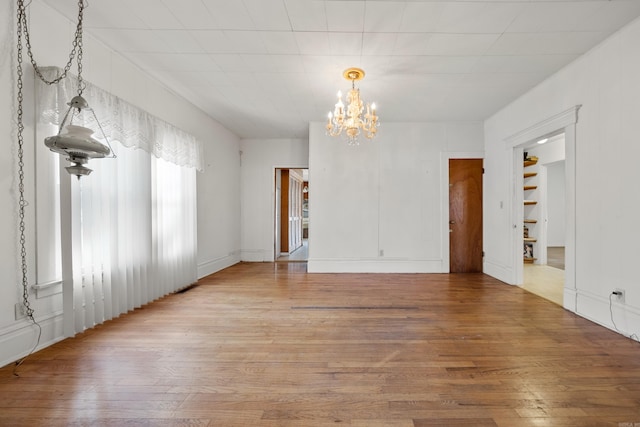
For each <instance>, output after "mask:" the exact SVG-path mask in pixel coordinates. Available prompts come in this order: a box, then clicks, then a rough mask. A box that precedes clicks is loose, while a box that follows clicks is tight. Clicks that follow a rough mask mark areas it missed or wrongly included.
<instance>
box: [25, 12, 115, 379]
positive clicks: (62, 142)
mask: <svg viewBox="0 0 640 427" xmlns="http://www.w3.org/2000/svg"><path fill="white" fill-rule="evenodd" d="M85 2H86V0H78V22H77V25H76V31H75V36H74V39H73V42H72V49H71V52H70V53H69V56H68V60H67V63H66V65H65V66H64V68H63V71H62V73H60V75H59V76H58V77H56V78H55V79H53V80H47V79H46V78H45V77H44V75H43V74H42V71H41V70H40V68H39V67H38V64H37V62H36V60H35V58H34V56H33V52H32V50H31V46H32V44H31V40H30V35H29V28H28V17H27V12H26V6H25V4H24V0H16V14H17V21H16V26H17V31H16V36H17V37H16V89H17V90H16V116H17V117H16V119H17V120H16V123H17V132H16V138H17V161H18V165H17V173H18V184H17V186H18V218H19V220H18V237H19V252H20V258H21V261H20V271H21V288H22V301H21V312H22V314H24V315H25V316H26V317H27V318H28V319H29V320H30V321H31V322H33V324H34V325H35V326H36V327H37V328H38V337H37V340H36V343H35V345H34V346H33V348H32V350H31V351H30V352H29V353H28V354H27V356H25V357H23V358H22V359H20V360H19V361H18V362H16V364H15V367H14V375H18V374H17V368H18V367H19V366H20V365H21V364H22V363H23V362H24V360H25V359H26V358H27V357H28V356H29V355H30V354H32V353H33V352H34V351H35V349H36V348H37V347H38V345H39V343H40V337H41V335H42V328H41V326H40V324H39V323H38V322H37V321H36V319H35V317H34V309H33V307H32V306H31V303H30V301H29V294H30V292H29V278H28V265H27V237H26V220H25V217H26V209H25V208H26V207H27V206H28V205H29V203H28V202H27V199H26V196H25V170H24V163H25V161H24V156H25V153H24V151H25V150H24V129H25V126H24V110H23V102H24V94H23V89H24V84H23V77H24V71H23V68H22V64H23V60H24V56H23V42H24V45H25V46H26V48H27V49H26V50H27V54H28V57H29V60H30V62H31V65H32V66H33V70H34V72H35V74H36V76H37V77H38V78H39V79H40V80H42V81H43V82H44V83H46V84H47V85H55V84H58V83H59V82H60V81H61V80H62V79H64V78H66V77H67V74H68V72H69V70H70V69H71V65H72V63H73V60H74V59H77V64H78V96H76V97H74V98H73V99H72V100H71V102H69V104H68V105H69V110H68V111H67V113H66V114H65V117H64V119H63V122H62V123H61V124H60V130H59V132H58V135H56V136H53V137H49V138H46V139H45V144H46V145H47V147H49V148H50V149H51V150H52V151H54V152H57V153H60V154H64V155H67V156H68V160H69V161H71V162H72V163H74V165H73V166H70V167H68V168H67V171H68V172H69V173H70V174H73V175H76V176H77V177H78V179H79V178H80V177H81V176H83V175H88V174H89V173H91V169H89V168H87V167H85V166H84V164H85V163H86V162H87V161H88V160H89V159H90V158H97V157H105V156H108V155H109V154H111V156H112V157H115V156H114V155H113V154H112V150H111V147H110V146H109V145H108V144H109V142H108V139H107V138H106V136H105V135H104V131H102V128H101V127H100V123H99V121H98V120H97V118H96V117H95V113H93V110H92V109H90V108H89V106H88V104H87V102H86V100H84V98H82V92H83V91H84V89H85V85H84V82H83V80H82V19H83V12H84V8H85V7H86V4H85ZM83 112H84V113H89V115H93V119H92V120H90V121H87V122H81V123H80V125H78V124H72V121H73V120H74V119H77V116H79V115H80V113H83ZM67 120H68V122H67ZM91 121H94V122H95V123H96V124H97V127H98V128H99V129H100V131H101V133H102V135H103V139H104V140H105V141H106V142H107V145H105V144H103V143H102V142H100V141H97V140H96V139H93V138H92V137H91V135H92V134H93V132H94V131H93V130H91V129H89V128H85V127H84V126H85V125H86V124H88V123H89V122H91ZM74 126H75V127H74Z"/></svg>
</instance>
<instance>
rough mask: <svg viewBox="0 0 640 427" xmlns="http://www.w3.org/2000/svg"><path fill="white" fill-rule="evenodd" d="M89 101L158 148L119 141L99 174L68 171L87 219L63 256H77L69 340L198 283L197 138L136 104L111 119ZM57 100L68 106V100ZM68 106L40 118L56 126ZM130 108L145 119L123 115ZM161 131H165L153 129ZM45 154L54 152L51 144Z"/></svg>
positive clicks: (98, 166) (43, 90)
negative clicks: (58, 113)
mask: <svg viewBox="0 0 640 427" xmlns="http://www.w3.org/2000/svg"><path fill="white" fill-rule="evenodd" d="M60 91H61V89H60V88H56V87H51V88H50V87H46V86H44V85H41V86H40V87H39V90H38V92H39V94H38V95H40V94H45V95H44V96H43V97H42V99H44V100H47V99H48V97H47V95H46V94H47V93H49V94H50V93H51V92H58V94H60V93H61V92H60ZM92 91H93V94H94V95H95V94H96V93H98V94H99V96H101V97H102V98H103V99H108V98H109V99H112V101H113V99H115V97H112V96H111V95H109V94H104V93H100V90H99V89H98V88H95V87H93V86H92ZM74 94H75V93H74V92H73V91H71V93H70V95H69V96H73V95H74ZM84 96H85V98H86V99H87V101H88V102H89V104H90V106H92V107H93V108H94V110H95V111H96V114H97V115H98V118H99V119H100V120H102V119H103V117H106V119H107V120H108V121H113V120H119V121H120V122H127V123H128V124H127V126H130V127H128V128H127V133H129V134H133V135H143V134H145V135H147V136H149V137H152V138H157V139H153V140H151V141H150V142H151V143H150V144H146V143H145V144H134V143H133V142H135V141H134V140H133V139H132V140H129V145H130V146H129V147H126V146H125V145H124V144H122V143H121V142H120V141H119V140H116V139H111V141H110V142H111V145H112V147H113V149H114V151H115V152H116V153H117V158H107V159H96V160H92V161H91V162H90V163H89V167H90V168H92V169H93V173H92V174H91V175H90V176H88V177H83V178H82V179H81V180H79V181H78V180H77V179H76V178H75V177H70V176H69V175H68V174H67V173H66V171H64V170H63V169H62V172H61V173H63V175H62V176H61V179H63V180H68V183H69V184H70V186H71V192H72V194H75V196H72V197H71V200H70V201H67V202H68V203H72V209H76V210H77V211H79V218H80V220H79V221H75V220H74V221H71V222H72V223H73V224H74V225H72V227H76V228H79V230H77V229H76V231H79V232H72V233H71V235H72V236H62V238H63V239H65V238H68V239H71V245H70V246H71V247H72V248H73V249H72V250H67V252H69V253H67V254H65V253H63V254H62V255H63V257H64V256H65V255H66V256H73V257H74V258H73V262H72V264H73V274H72V277H63V280H64V281H67V282H73V285H72V286H67V287H64V289H65V292H66V294H65V295H64V296H63V298H65V300H66V299H68V298H71V299H73V313H68V312H67V311H68V310H65V313H64V315H65V318H66V319H68V320H65V324H69V322H70V321H71V319H69V318H68V317H67V316H73V319H72V324H73V330H72V331H70V330H68V329H67V331H66V333H67V335H73V334H74V333H77V332H81V331H83V330H85V329H87V328H91V327H93V326H94V325H97V324H100V323H102V322H104V321H106V320H109V319H112V318H114V317H117V316H119V315H120V314H122V313H126V312H127V311H130V310H132V309H134V308H137V307H140V306H142V305H144V304H146V303H148V302H150V301H153V300H155V299H157V298H159V297H162V296H164V295H166V294H168V293H171V292H174V291H176V290H178V289H181V288H184V287H186V286H188V285H190V284H192V283H194V282H196V281H197V265H196V262H197V261H196V256H197V254H196V251H197V234H196V232H197V230H196V176H195V175H196V168H197V167H198V165H199V164H200V162H201V159H200V157H199V155H198V148H197V147H196V145H197V143H195V139H194V138H193V137H185V135H187V134H186V133H184V132H181V131H179V130H177V129H175V128H171V127H170V125H168V124H166V123H164V122H162V121H159V120H158V121H157V122H156V120H157V119H155V118H153V116H150V115H148V114H146V113H144V112H141V111H139V110H138V111H137V112H132V111H133V109H134V108H135V107H132V106H130V105H128V106H127V108H125V109H124V110H119V111H115V110H114V111H112V112H111V114H110V115H109V113H108V112H107V113H105V112H104V111H100V110H99V109H98V108H96V107H95V106H94V105H95V103H94V102H95V99H94V98H90V97H89V95H87V94H86V92H85V95H84ZM38 98H40V96H38ZM57 99H58V100H59V101H60V102H62V101H63V99H62V96H61V95H60V96H58V98H57ZM116 104H117V105H118V106H119V108H120V107H122V105H125V104H124V103H121V102H119V101H118V102H117V103H114V102H111V105H112V106H114V105H116ZM63 105H64V104H63ZM63 105H58V106H55V105H54V104H51V103H49V102H48V101H46V102H45V103H44V104H40V106H39V109H38V111H39V113H40V119H41V120H42V121H45V122H46V121H49V120H50V119H51V118H52V117H54V116H55V115H51V112H52V111H61V110H62V109H63V108H64V107H63ZM123 111H124V112H126V113H127V114H133V115H134V117H138V118H141V117H142V118H144V119H143V120H142V121H139V122H138V121H136V120H133V119H131V118H122V117H120V116H121V113H122V112H123ZM100 114H103V115H102V116H101V115H100ZM114 117H116V118H115V119H114ZM158 123H160V124H159V125H158ZM160 128H161V129H164V130H163V131H162V132H155V133H154V132H149V131H150V130H153V129H160ZM110 134H111V135H117V134H118V133H117V132H113V131H112V132H110ZM183 145H184V146H186V147H187V148H186V149H183V148H182V146H183ZM134 147H139V148H142V149H138V148H134ZM42 149H46V148H45V147H44V145H43V147H42ZM148 150H151V151H148ZM179 153H180V154H179ZM185 153H187V155H185ZM51 155H52V156H54V155H57V154H53V153H51ZM166 158H168V160H165V159H166ZM62 162H63V163H66V162H65V161H64V160H63V161H62ZM72 201H77V202H72ZM73 203H75V204H73ZM77 211H76V213H78V212H77ZM76 218H77V217H76ZM62 247H63V248H64V247H65V245H64V244H63V245H62ZM70 289H72V295H69V292H68V290H70ZM66 306H67V307H68V306H70V304H67V305H66Z"/></svg>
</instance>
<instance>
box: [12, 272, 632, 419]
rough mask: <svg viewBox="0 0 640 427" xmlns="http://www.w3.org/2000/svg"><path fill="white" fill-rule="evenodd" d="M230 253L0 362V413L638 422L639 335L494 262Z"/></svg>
mask: <svg viewBox="0 0 640 427" xmlns="http://www.w3.org/2000/svg"><path fill="white" fill-rule="evenodd" d="M305 268H306V266H305V264H304V263H251V264H239V265H236V266H233V267H231V268H228V269H226V270H224V271H222V272H219V273H217V274H215V275H212V276H210V277H207V278H206V279H204V280H201V281H200V282H199V285H198V286H196V287H194V288H192V289H190V290H188V291H187V292H184V293H178V294H174V295H171V296H169V297H166V298H163V299H161V300H159V301H156V302H154V303H152V304H149V305H147V306H145V307H144V308H142V309H140V310H137V311H135V312H133V313H130V314H127V315H124V316H122V317H120V318H118V319H116V320H113V321H110V322H107V323H106V324H104V325H101V326H98V327H96V328H94V329H92V330H89V331H87V332H85V333H83V334H81V335H78V336H77V337H76V338H73V339H68V340H65V341H63V342H60V343H58V344H56V345H54V346H52V347H49V348H47V349H45V350H42V351H40V352H38V353H36V354H34V355H33V356H31V357H30V358H29V359H27V360H26V361H25V363H24V364H23V365H22V366H21V367H20V368H19V375H20V376H19V377H15V376H14V375H13V366H8V367H5V368H2V369H0V425H2V426H45V425H46V426H74V425H77V426H80V425H82V426H225V427H227V426H305V427H306V426H329V425H332V426H335V425H345V426H358V427H365V426H366V427H376V426H385V427H409V426H413V427H427V426H456V427H458V426H474V427H478V426H492V427H493V426H500V427H518V426H581V427H584V426H617V427H620V426H627V425H632V426H633V425H634V424H633V423H640V357H638V355H639V352H640V346H639V345H638V344H637V343H635V342H632V341H630V340H628V339H626V338H624V337H622V336H620V335H618V334H616V333H614V332H612V331H609V330H608V329H605V328H603V327H600V326H598V325H596V324H594V323H591V322H589V321H587V320H585V319H583V318H580V317H578V316H575V315H573V314H571V313H570V312H568V311H566V310H564V309H562V308H561V307H559V306H557V305H556V304H553V303H551V302H549V301H547V300H545V299H543V298H540V297H538V296H536V295H534V294H531V293H528V292H527V291H525V290H523V289H521V288H519V287H514V286H508V285H505V284H503V283H501V282H499V281H497V280H494V279H492V278H490V277H488V276H485V275H483V274H451V275H447V274H435V275H425V274H306V273H305Z"/></svg>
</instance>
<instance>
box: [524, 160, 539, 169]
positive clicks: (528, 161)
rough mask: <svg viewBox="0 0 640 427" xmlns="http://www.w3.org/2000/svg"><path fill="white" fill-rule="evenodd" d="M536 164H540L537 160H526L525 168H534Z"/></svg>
mask: <svg viewBox="0 0 640 427" xmlns="http://www.w3.org/2000/svg"><path fill="white" fill-rule="evenodd" d="M536 163H538V161H537V160H525V161H524V167H525V168H526V167H527V166H533V165H535V164H536Z"/></svg>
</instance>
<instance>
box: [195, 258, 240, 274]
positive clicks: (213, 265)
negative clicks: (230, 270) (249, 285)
mask: <svg viewBox="0 0 640 427" xmlns="http://www.w3.org/2000/svg"><path fill="white" fill-rule="evenodd" d="M239 262H240V259H239V258H238V256H237V255H227V256H224V257H220V258H216V259H213V260H209V261H206V262H202V263H199V264H198V279H202V278H203V277H206V276H208V275H210V274H213V273H216V272H218V271H220V270H224V269H225V268H227V267H231V266H232V265H234V264H237V263H239Z"/></svg>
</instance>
